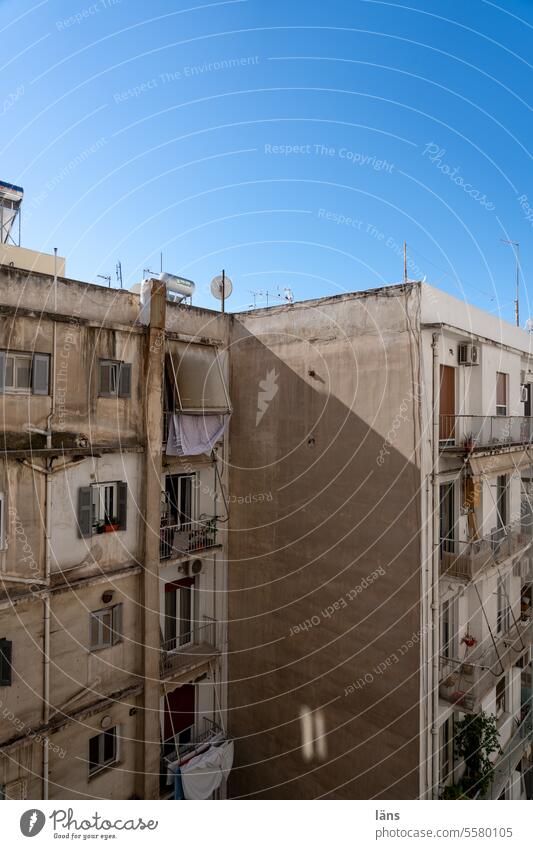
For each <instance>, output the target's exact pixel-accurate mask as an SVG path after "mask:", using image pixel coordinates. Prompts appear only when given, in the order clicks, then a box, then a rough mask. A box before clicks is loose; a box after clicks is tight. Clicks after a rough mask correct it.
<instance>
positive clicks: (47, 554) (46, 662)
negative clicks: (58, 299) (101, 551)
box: [43, 248, 57, 799]
mask: <svg viewBox="0 0 533 849" xmlns="http://www.w3.org/2000/svg"><path fill="white" fill-rule="evenodd" d="M54 254H55V258H54V297H55V293H56V291H57V285H56V284H57V248H55V249H54ZM55 377H56V323H55V321H54V323H53V349H52V375H51V382H50V383H51V396H52V397H51V407H50V414H49V416H48V418H47V420H46V448H47V450H48V451H50V449H51V448H52V419H53V416H54V412H55ZM52 462H53V461H52V458H51V457H50V456H47V458H46V496H45V507H44V510H45V549H44V580H45V583H46V584H47V585H48V586H49V585H50V559H51V551H50V549H51V544H50V537H51V532H52ZM49 721H50V590H49V589H48V591H47V593H46V595H45V597H44V598H43V725H44V729H45V730H44V740H43V799H48V786H49V777H48V773H49V760H50V758H49V755H50V749H49V736H48V731H47V730H46V729H47V725H48V722H49Z"/></svg>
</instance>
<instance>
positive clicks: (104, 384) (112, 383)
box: [99, 360, 119, 398]
mask: <svg viewBox="0 0 533 849" xmlns="http://www.w3.org/2000/svg"><path fill="white" fill-rule="evenodd" d="M118 370H119V363H118V362H115V361H114V360H100V369H99V371H100V390H99V393H100V395H102V396H103V397H107V398H112V397H114V396H115V395H116V394H117V389H118Z"/></svg>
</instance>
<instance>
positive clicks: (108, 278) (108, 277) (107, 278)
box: [96, 274, 111, 288]
mask: <svg viewBox="0 0 533 849" xmlns="http://www.w3.org/2000/svg"><path fill="white" fill-rule="evenodd" d="M96 276H97V277H100V278H101V279H102V280H107V285H108V286H109V288H111V275H110V274H97V275H96Z"/></svg>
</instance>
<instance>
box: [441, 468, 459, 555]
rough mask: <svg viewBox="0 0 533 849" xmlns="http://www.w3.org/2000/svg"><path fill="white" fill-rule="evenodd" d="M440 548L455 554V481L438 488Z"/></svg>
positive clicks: (442, 550)
mask: <svg viewBox="0 0 533 849" xmlns="http://www.w3.org/2000/svg"><path fill="white" fill-rule="evenodd" d="M440 547H441V554H442V553H443V552H449V553H450V554H453V553H454V552H455V481H451V482H450V483H443V484H441V486H440Z"/></svg>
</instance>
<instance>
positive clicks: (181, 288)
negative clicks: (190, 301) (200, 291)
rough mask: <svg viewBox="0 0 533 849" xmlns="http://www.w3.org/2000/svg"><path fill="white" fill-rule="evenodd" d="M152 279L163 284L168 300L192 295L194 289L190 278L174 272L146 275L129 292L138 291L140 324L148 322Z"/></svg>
mask: <svg viewBox="0 0 533 849" xmlns="http://www.w3.org/2000/svg"><path fill="white" fill-rule="evenodd" d="M152 280H160V281H161V282H162V283H164V284H165V288H166V291H167V299H168V300H169V301H174V302H175V301H178V302H179V301H183V300H184V299H185V298H190V297H192V294H193V292H194V290H195V288H196V287H195V285H194V283H193V282H192V280H187V279H186V278H185V277H177V276H176V275H175V274H167V273H166V272H164V271H163V272H162V273H161V274H158V275H157V276H156V277H148V278H146V279H145V280H143V281H142V283H140V284H139V283H136V284H135V286H132V287H131V289H130V292H135V293H139V292H140V301H141V311H140V313H139V319H138V320H139V322H140V323H141V324H149V323H150V296H151V292H152Z"/></svg>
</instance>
